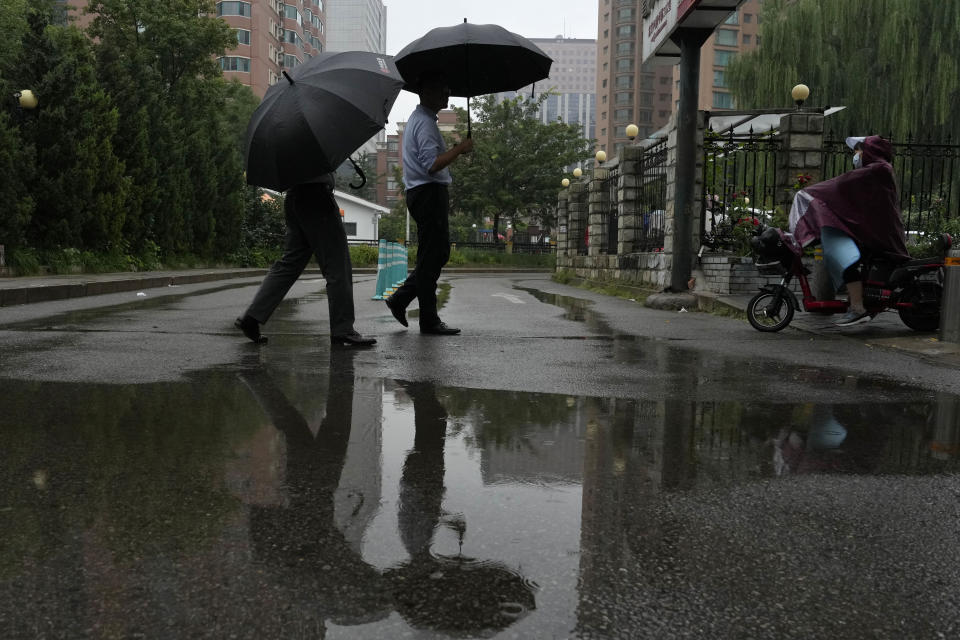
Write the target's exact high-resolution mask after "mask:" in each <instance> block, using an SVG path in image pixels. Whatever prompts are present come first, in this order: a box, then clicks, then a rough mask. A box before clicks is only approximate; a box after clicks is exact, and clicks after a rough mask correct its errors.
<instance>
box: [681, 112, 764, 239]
mask: <svg viewBox="0 0 960 640" xmlns="http://www.w3.org/2000/svg"><path fill="white" fill-rule="evenodd" d="M781 147H782V145H781V142H780V141H779V140H778V139H776V137H775V136H774V132H773V131H772V130H771V131H769V132H766V133H755V132H754V131H753V129H752V128H751V129H750V131H749V132H748V133H747V134H734V133H733V131H732V130H731V131H730V132H729V133H725V134H723V135H718V134H716V133H714V132H712V131H707V132H706V134H705V135H704V140H703V208H702V211H703V216H702V219H701V227H700V235H701V239H702V243H703V244H704V245H706V246H708V247H710V248H711V249H714V250H731V249H735V248H736V247H737V245H739V244H740V243H741V239H742V236H744V235H749V233H752V230H753V227H755V226H758V225H759V224H769V222H770V219H771V217H772V215H773V211H774V207H775V205H776V190H777V153H778V152H779V151H780V149H781Z"/></svg>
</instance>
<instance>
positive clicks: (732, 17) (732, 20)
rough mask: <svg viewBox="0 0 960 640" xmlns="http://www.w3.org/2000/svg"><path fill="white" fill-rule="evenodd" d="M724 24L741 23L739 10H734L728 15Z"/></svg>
mask: <svg viewBox="0 0 960 640" xmlns="http://www.w3.org/2000/svg"><path fill="white" fill-rule="evenodd" d="M723 24H740V22H739V20H737V12H736V11H734V12H733V13H731V14H730V15H728V16H727V19H726V20H724V21H723Z"/></svg>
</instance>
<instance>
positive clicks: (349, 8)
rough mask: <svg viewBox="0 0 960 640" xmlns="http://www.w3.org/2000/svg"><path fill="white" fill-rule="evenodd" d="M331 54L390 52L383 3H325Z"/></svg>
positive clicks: (339, 0)
mask: <svg viewBox="0 0 960 640" xmlns="http://www.w3.org/2000/svg"><path fill="white" fill-rule="evenodd" d="M325 5H326V16H327V41H326V42H327V50H328V51H370V52H371V53H386V52H387V8H386V7H385V6H383V2H382V0H325Z"/></svg>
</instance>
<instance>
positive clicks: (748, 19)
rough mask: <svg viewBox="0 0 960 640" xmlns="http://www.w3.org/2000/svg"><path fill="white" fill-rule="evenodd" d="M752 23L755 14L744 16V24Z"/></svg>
mask: <svg viewBox="0 0 960 640" xmlns="http://www.w3.org/2000/svg"><path fill="white" fill-rule="evenodd" d="M751 22H753V14H752V13H745V14H743V24H750V23H751Z"/></svg>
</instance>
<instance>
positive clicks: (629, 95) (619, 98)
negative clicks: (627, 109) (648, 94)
mask: <svg viewBox="0 0 960 640" xmlns="http://www.w3.org/2000/svg"><path fill="white" fill-rule="evenodd" d="M615 100H616V103H617V104H632V103H633V92H632V91H621V92H619V93H618V94H617V95H616V96H615Z"/></svg>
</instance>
